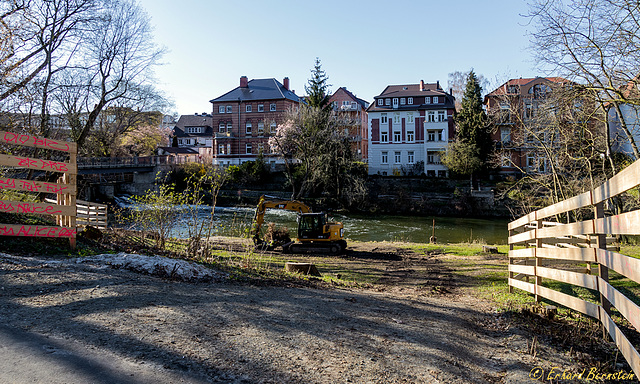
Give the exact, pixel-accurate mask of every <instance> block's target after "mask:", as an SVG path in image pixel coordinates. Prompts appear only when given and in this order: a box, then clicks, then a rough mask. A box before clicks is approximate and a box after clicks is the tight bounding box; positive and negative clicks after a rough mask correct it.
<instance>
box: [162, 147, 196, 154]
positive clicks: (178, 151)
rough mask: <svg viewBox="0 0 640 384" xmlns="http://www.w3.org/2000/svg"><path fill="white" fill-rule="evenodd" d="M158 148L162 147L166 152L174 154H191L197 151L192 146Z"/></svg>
mask: <svg viewBox="0 0 640 384" xmlns="http://www.w3.org/2000/svg"><path fill="white" fill-rule="evenodd" d="M158 149H162V150H163V151H165V152H166V153H171V154H176V155H177V154H183V155H192V154H198V153H199V152H198V151H197V150H195V149H193V148H187V147H158Z"/></svg>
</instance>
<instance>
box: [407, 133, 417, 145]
mask: <svg viewBox="0 0 640 384" xmlns="http://www.w3.org/2000/svg"><path fill="white" fill-rule="evenodd" d="M414 140H415V135H414V133H413V131H407V142H409V143H413V141H414Z"/></svg>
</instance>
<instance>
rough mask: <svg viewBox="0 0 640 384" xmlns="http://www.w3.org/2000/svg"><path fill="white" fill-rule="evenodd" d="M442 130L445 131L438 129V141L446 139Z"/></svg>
mask: <svg viewBox="0 0 640 384" xmlns="http://www.w3.org/2000/svg"><path fill="white" fill-rule="evenodd" d="M442 132H444V131H443V130H439V131H438V141H444V140H443V139H442Z"/></svg>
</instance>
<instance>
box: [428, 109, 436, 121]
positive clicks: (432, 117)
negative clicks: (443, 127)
mask: <svg viewBox="0 0 640 384" xmlns="http://www.w3.org/2000/svg"><path fill="white" fill-rule="evenodd" d="M427 121H428V122H430V123H433V122H435V121H436V114H435V112H433V111H429V113H428V114H427Z"/></svg>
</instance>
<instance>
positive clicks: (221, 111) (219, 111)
mask: <svg viewBox="0 0 640 384" xmlns="http://www.w3.org/2000/svg"><path fill="white" fill-rule="evenodd" d="M218 113H224V105H221V106H219V107H218Z"/></svg>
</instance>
